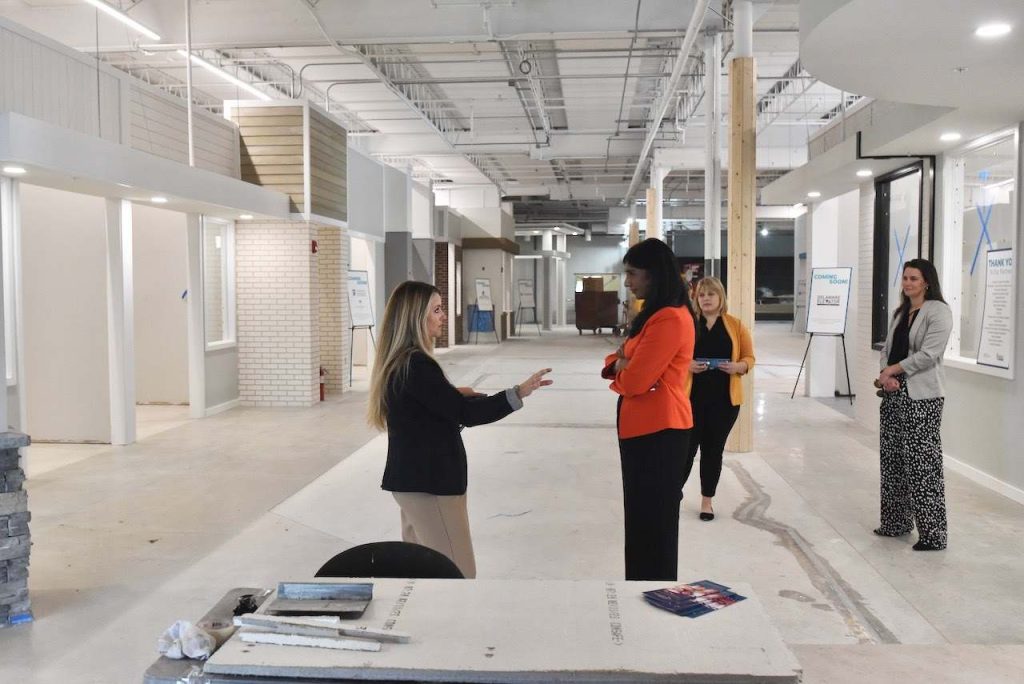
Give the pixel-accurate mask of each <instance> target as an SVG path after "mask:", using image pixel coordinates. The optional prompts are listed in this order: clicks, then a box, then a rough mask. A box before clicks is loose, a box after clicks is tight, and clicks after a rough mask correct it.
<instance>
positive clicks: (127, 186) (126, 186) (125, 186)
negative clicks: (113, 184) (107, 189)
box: [118, 183, 132, 188]
mask: <svg viewBox="0 0 1024 684" xmlns="http://www.w3.org/2000/svg"><path fill="white" fill-rule="evenodd" d="M118 185H120V186H121V187H122V188H130V187H132V186H130V185H128V184H127V183H118Z"/></svg>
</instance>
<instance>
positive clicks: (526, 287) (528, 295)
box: [516, 280, 541, 337]
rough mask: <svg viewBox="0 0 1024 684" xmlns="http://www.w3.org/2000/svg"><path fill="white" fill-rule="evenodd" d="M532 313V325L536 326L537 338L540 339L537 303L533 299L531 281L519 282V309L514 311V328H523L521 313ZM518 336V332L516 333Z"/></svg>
mask: <svg viewBox="0 0 1024 684" xmlns="http://www.w3.org/2000/svg"><path fill="white" fill-rule="evenodd" d="M527 309H529V310H531V311H533V324H534V325H536V326H537V337H540V336H541V335H540V319H539V318H538V317H537V301H536V300H535V299H534V297H533V281H532V280H520V281H519V308H518V309H517V310H516V328H519V329H522V327H523V311H526V310H527ZM516 334H517V335H518V334H519V333H518V332H517V333H516Z"/></svg>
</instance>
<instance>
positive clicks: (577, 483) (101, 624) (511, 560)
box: [0, 323, 1024, 684]
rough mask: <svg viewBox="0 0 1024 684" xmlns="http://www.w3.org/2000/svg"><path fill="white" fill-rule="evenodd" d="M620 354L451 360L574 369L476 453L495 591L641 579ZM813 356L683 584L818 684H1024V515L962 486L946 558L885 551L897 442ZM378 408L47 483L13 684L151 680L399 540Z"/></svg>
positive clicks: (156, 445) (782, 388) (191, 445)
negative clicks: (191, 633) (820, 377)
mask: <svg viewBox="0 0 1024 684" xmlns="http://www.w3.org/2000/svg"><path fill="white" fill-rule="evenodd" d="M617 342H618V339H617V338H612V337H609V336H595V335H589V334H588V335H583V336H578V335H577V333H576V330H575V329H574V328H573V329H563V330H558V331H555V332H554V333H551V334H549V333H545V334H544V336H543V337H541V338H539V339H538V338H537V337H536V336H528V337H523V338H518V339H513V340H510V341H509V342H507V343H505V344H502V345H500V346H497V345H493V344H490V345H484V344H481V345H478V346H476V345H470V346H461V347H457V348H455V349H452V350H447V351H443V352H442V353H441V354H440V355H439V359H440V361H441V363H442V365H443V366H444V368H445V370H446V372H447V373H448V376H449V378H450V379H451V380H452V382H453V383H454V384H456V385H471V386H473V387H475V388H476V389H478V390H481V391H488V392H493V391H497V390H500V389H502V388H505V387H508V386H511V385H512V384H514V383H516V382H518V381H520V380H522V379H523V378H525V377H526V376H528V375H529V374H530V373H532V372H533V371H534V370H536V369H538V368H540V367H543V366H551V367H553V368H554V371H553V373H552V374H551V378H552V379H553V380H554V383H555V384H554V385H553V386H552V387H549V388H545V389H543V390H541V391H539V392H537V393H536V394H535V395H534V396H532V397H530V398H529V399H528V400H527V402H526V406H525V407H524V409H523V410H521V411H519V412H517V413H514V414H512V415H511V416H510V417H509V418H507V419H506V420H504V421H502V422H500V423H497V424H494V425H490V426H482V427H476V428H472V429H467V430H466V431H465V432H464V433H463V435H464V439H465V442H466V447H467V451H468V453H469V471H470V472H469V507H470V517H471V524H472V528H473V536H474V545H475V547H476V555H477V565H478V570H479V576H480V577H481V578H553V579H602V578H621V576H622V573H623V569H622V520H621V518H622V509H621V501H622V498H621V480H620V477H619V465H618V451H617V446H616V441H615V433H614V425H615V415H614V411H615V396H614V395H613V394H612V393H611V392H610V391H608V390H607V383H606V382H605V381H603V380H601V378H600V377H599V375H598V372H599V370H600V365H601V359H602V357H603V356H604V355H605V354H607V353H609V352H610V351H612V350H613V349H614V345H615V344H616V343H617ZM803 344H804V343H803V338H802V336H798V335H793V334H791V333H790V332H789V325H788V324H779V323H770V324H759V325H758V326H757V329H756V337H755V345H756V349H757V357H758V366H757V369H756V375H755V390H756V396H755V398H754V402H755V403H754V408H755V421H756V436H755V450H754V452H753V453H750V454H729V453H727V454H726V460H725V468H724V472H723V475H722V481H721V484H720V486H719V494H718V496H717V497H716V499H715V508H716V512H717V514H718V515H717V518H716V519H715V521H714V522H711V523H707V522H702V521H700V520H698V518H697V513H698V510H699V501H700V497H699V483H698V481H697V478H692V479H691V481H690V482H689V483H688V484H687V487H686V491H685V498H684V501H683V510H682V512H681V516H682V519H681V525H680V536H681V539H680V564H679V567H680V580H682V581H690V580H699V579H705V578H707V579H712V580H714V581H718V582H722V583H725V584H730V583H733V582H746V583H749V584H751V585H752V586H753V588H754V591H755V592H756V593H757V595H758V597H759V598H760V600H761V602H762V603H763V604H764V606H765V608H766V610H767V612H768V614H769V616H770V617H771V619H772V620H773V622H774V623H775V625H776V627H777V629H778V630H779V632H780V633H781V635H782V637H783V639H784V640H785V641H786V643H787V644H788V645H789V646H790V647H791V648H792V649H793V651H794V652H795V654H796V656H797V658H798V659H799V660H800V662H801V664H802V665H803V667H804V671H805V677H804V681H806V682H816V683H817V682H830V683H831V682H861V681H896V680H901V681H904V682H912V681H929V682H946V681H962V682H982V681H984V682H1001V681H1006V682H1010V681H1019V680H1018V679H1017V677H1019V674H1020V672H1021V671H1022V670H1024V622H1022V621H1021V619H1020V616H1021V615H1024V596H1022V594H1021V591H1020V586H1021V584H1022V580H1024V561H1022V558H1024V542H1022V541H1021V536H1020V533H1019V530H1020V529H1021V528H1022V527H1024V506H1021V505H1020V504H1018V503H1016V502H1014V501H1011V500H1009V499H1006V498H1004V497H1002V496H1000V495H998V494H995V493H993V492H991V491H989V490H987V489H984V488H982V487H981V486H979V485H977V484H975V483H973V482H971V481H969V480H967V479H965V478H963V477H961V476H959V475H957V474H955V473H951V472H949V471H947V492H948V502H949V511H950V546H949V549H948V550H947V551H944V552H941V553H927V554H922V553H915V552H913V551H911V548H910V547H911V545H912V544H913V535H912V536H911V538H910V539H909V540H908V539H907V538H903V539H883V538H879V537H876V536H874V535H872V534H871V529H872V528H873V527H875V526H876V524H877V506H878V456H877V435H876V434H875V433H872V432H871V431H870V430H868V429H866V428H865V427H863V426H862V425H860V424H858V423H856V422H855V421H854V420H852V419H851V418H850V417H848V416H847V415H846V414H845V413H844V412H843V411H842V410H839V408H840V407H839V405H838V404H837V407H836V408H833V407H832V403H833V401H832V400H823V401H816V400H813V399H808V398H803V397H801V396H799V393H798V396H797V398H796V399H793V400H790V398H789V393H790V391H791V389H792V386H793V381H794V379H795V377H796V372H797V365H798V363H799V360H800V354H801V353H802V351H803ZM857 400H858V401H871V402H875V401H877V400H876V398H875V397H873V396H872V397H859V398H858V399H857ZM843 401H845V400H843ZM364 402H365V394H364V393H363V392H352V393H349V394H346V395H344V396H343V397H341V398H335V399H331V400H329V401H327V402H324V403H322V404H321V405H319V406H317V407H315V408H313V409H302V410H300V409H246V408H243V409H236V410H233V411H230V412H228V413H224V414H221V415H218V416H214V417H212V418H209V419H205V420H199V421H191V422H188V423H186V424H184V425H182V426H180V427H177V428H173V429H170V430H166V431H163V432H160V433H159V434H156V435H153V436H152V437H149V438H147V439H144V440H142V441H140V442H138V443H137V444H135V445H133V446H130V447H125V448H120V449H117V448H115V449H107V450H104V451H101V452H98V453H92V454H90V455H88V456H87V457H84V458H82V459H80V460H76V461H73V462H70V463H69V464H68V465H66V466H63V467H58V468H54V469H50V470H46V471H45V472H43V473H41V474H40V475H39V476H38V477H35V478H33V479H31V480H30V481H29V482H28V489H29V497H30V499H29V500H30V507H31V510H32V511H33V523H32V524H33V527H32V533H33V542H34V550H33V555H32V566H31V577H30V582H31V584H30V586H31V591H32V601H33V608H34V612H35V615H36V621H35V623H33V624H32V625H30V626H27V627H21V628H14V629H7V630H0V681H5V682H19V683H21V682H25V683H28V682H38V683H47V684H50V683H56V682H104V683H108V682H137V681H141V677H142V672H143V671H144V670H145V668H146V667H147V666H148V665H149V663H150V662H152V661H153V660H154V659H155V657H156V650H155V645H156V639H157V636H158V635H159V634H160V632H161V631H162V630H163V629H165V628H166V627H167V626H169V625H170V624H171V623H172V622H174V621H175V620H177V619H197V618H198V617H199V616H200V615H201V614H202V613H203V612H205V610H206V609H207V607H209V606H210V605H211V604H212V603H213V602H215V601H216V600H217V599H218V598H220V596H221V595H222V594H223V593H224V592H225V591H226V590H227V589H229V588H231V587H235V586H271V585H272V584H274V583H276V582H277V581H279V580H282V579H302V578H306V577H309V576H311V575H312V574H313V572H315V570H316V569H317V568H318V567H319V566H320V564H321V563H322V562H323V561H325V560H326V559H327V558H329V557H331V556H332V555H333V554H335V553H337V552H338V551H340V550H341V549H344V548H347V547H348V546H351V545H354V544H359V543H363V542H368V541H376V540H381V539H397V538H399V525H398V512H397V508H396V506H395V504H394V501H393V500H392V498H391V496H390V495H389V494H388V493H386V492H383V491H381V490H380V488H379V485H380V476H381V472H382V469H383V464H384V455H385V452H386V446H387V444H386V438H385V437H383V436H377V435H376V434H375V433H373V432H372V431H371V430H370V429H369V428H368V427H366V424H365V420H364ZM29 458H31V455H30V456H29ZM29 468H30V469H31V463H29ZM723 646H726V645H724V644H723ZM681 648H685V644H684V645H681Z"/></svg>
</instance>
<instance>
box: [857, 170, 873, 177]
mask: <svg viewBox="0 0 1024 684" xmlns="http://www.w3.org/2000/svg"><path fill="white" fill-rule="evenodd" d="M857 175H858V176H859V177H860V178H868V177H870V176H871V169H861V170H860V171H858V172H857Z"/></svg>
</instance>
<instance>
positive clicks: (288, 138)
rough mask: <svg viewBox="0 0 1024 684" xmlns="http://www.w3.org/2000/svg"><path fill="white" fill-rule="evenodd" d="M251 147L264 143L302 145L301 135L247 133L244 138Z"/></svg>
mask: <svg viewBox="0 0 1024 684" xmlns="http://www.w3.org/2000/svg"><path fill="white" fill-rule="evenodd" d="M242 139H243V140H244V141H245V145H246V146H247V147H249V148H252V147H259V146H263V145H298V146H300V147H301V146H302V136H301V135H246V136H243V138H242Z"/></svg>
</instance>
